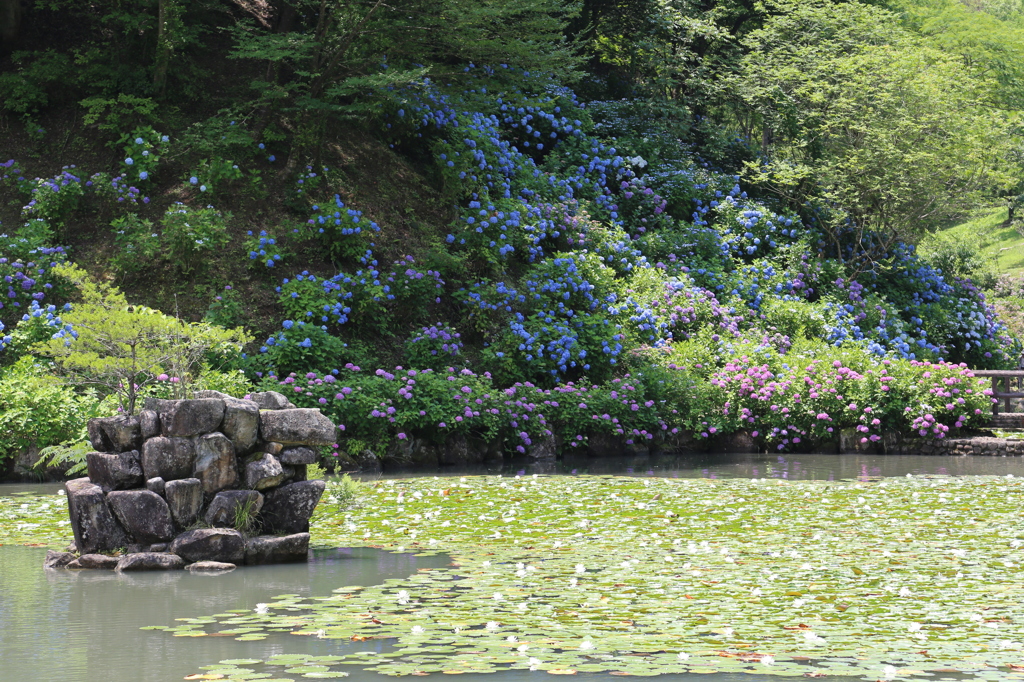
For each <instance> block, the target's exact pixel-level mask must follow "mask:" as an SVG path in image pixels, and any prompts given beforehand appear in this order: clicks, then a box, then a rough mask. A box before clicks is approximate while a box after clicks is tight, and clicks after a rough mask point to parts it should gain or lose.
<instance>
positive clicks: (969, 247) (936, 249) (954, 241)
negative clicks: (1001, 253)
mask: <svg viewBox="0 0 1024 682" xmlns="http://www.w3.org/2000/svg"><path fill="white" fill-rule="evenodd" d="M981 249H982V246H981V241H980V238H979V237H978V235H977V234H959V233H952V232H938V233H935V234H932V235H928V236H927V237H925V239H924V240H922V242H921V244H920V246H919V247H918V251H919V252H920V254H921V256H922V257H923V258H924V260H925V261H927V262H928V263H930V264H931V265H933V266H934V267H936V268H938V269H939V270H941V271H942V273H943V274H944V275H946V276H947V277H949V278H953V277H956V278H959V279H970V280H972V281H973V282H974V283H975V284H977V285H978V286H979V287H981V288H982V289H991V288H992V287H994V286H995V284H996V277H997V275H996V272H995V268H994V267H993V264H992V263H991V262H990V261H989V260H988V259H986V258H985V257H984V256H983V255H982V253H981Z"/></svg>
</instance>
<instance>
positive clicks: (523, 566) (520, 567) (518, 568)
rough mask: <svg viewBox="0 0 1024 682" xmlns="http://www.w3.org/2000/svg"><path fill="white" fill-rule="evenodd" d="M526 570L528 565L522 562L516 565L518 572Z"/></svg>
mask: <svg viewBox="0 0 1024 682" xmlns="http://www.w3.org/2000/svg"><path fill="white" fill-rule="evenodd" d="M525 568H526V564H524V563H523V562H522V561H520V562H519V563H517V564H516V570H519V571H522V570H523V569H525Z"/></svg>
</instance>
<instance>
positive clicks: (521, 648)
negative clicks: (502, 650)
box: [516, 644, 530, 654]
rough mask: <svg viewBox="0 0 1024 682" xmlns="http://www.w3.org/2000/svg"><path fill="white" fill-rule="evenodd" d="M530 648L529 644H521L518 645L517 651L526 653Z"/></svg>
mask: <svg viewBox="0 0 1024 682" xmlns="http://www.w3.org/2000/svg"><path fill="white" fill-rule="evenodd" d="M529 648H530V645H529V644H520V645H519V646H517V647H516V651H518V652H519V653H521V654H525V653H526V650H527V649H529Z"/></svg>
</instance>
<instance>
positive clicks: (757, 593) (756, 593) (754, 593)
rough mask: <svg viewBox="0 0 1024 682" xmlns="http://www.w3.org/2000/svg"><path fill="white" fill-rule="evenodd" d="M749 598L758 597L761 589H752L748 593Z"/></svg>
mask: <svg viewBox="0 0 1024 682" xmlns="http://www.w3.org/2000/svg"><path fill="white" fill-rule="evenodd" d="M750 596H751V597H760V596H761V588H760V587H755V588H754V589H752V590H751V591H750Z"/></svg>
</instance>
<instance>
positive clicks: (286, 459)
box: [280, 448, 316, 464]
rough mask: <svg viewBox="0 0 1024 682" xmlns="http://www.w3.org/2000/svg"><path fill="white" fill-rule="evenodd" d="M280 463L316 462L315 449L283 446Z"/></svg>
mask: <svg viewBox="0 0 1024 682" xmlns="http://www.w3.org/2000/svg"><path fill="white" fill-rule="evenodd" d="M280 460H281V464H316V451H315V450H313V449H311V448H285V449H284V450H283V451H282V452H281V457H280Z"/></svg>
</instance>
